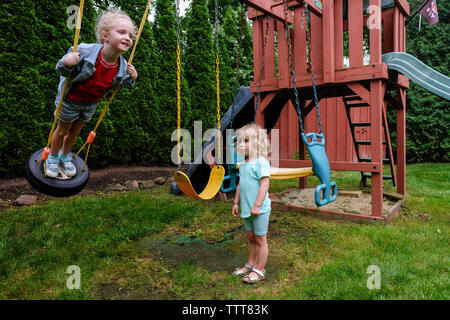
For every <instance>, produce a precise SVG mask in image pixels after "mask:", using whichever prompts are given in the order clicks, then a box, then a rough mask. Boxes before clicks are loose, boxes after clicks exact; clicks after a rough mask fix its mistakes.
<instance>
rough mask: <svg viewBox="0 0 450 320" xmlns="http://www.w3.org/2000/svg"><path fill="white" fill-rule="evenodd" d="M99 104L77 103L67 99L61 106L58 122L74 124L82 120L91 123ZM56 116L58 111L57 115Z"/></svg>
mask: <svg viewBox="0 0 450 320" xmlns="http://www.w3.org/2000/svg"><path fill="white" fill-rule="evenodd" d="M97 106H98V102H94V103H92V102H86V103H85V102H75V101H72V100H70V99H69V98H65V99H64V100H63V102H62V104H61V111H60V112H59V117H58V120H60V121H62V122H74V121H75V120H78V119H80V121H83V122H89V120H91V118H92V116H93V115H94V112H95V110H97ZM54 115H56V109H55V113H54Z"/></svg>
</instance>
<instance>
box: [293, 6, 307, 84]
mask: <svg viewBox="0 0 450 320" xmlns="http://www.w3.org/2000/svg"><path fill="white" fill-rule="evenodd" d="M303 11H304V9H303V8H302V7H297V8H295V9H294V34H293V37H291V39H292V55H293V59H294V68H295V75H296V78H297V79H299V78H300V76H301V75H303V74H305V73H306V69H307V64H306V32H305V29H304V28H306V23H307V22H306V21H305V22H304V23H305V25H304V28H303V29H302V20H301V17H302V15H303ZM289 72H290V70H289ZM298 85H299V83H298V81H297V86H298Z"/></svg>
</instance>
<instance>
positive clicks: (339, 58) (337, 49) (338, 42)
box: [330, 0, 344, 69]
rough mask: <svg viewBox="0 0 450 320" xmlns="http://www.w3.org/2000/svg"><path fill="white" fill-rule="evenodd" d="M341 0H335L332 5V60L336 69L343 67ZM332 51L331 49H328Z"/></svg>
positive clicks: (342, 14) (342, 15)
mask: <svg viewBox="0 0 450 320" xmlns="http://www.w3.org/2000/svg"><path fill="white" fill-rule="evenodd" d="M343 11H344V10H343V6H342V0H335V6H334V31H335V32H334V55H335V58H334V61H335V65H336V69H342V68H343V67H344V40H343V38H344V12H343ZM330 52H333V51H330Z"/></svg>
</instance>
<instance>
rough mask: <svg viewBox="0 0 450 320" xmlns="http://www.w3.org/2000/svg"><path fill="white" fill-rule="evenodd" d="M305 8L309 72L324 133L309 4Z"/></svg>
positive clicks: (318, 116) (321, 131)
mask: <svg viewBox="0 0 450 320" xmlns="http://www.w3.org/2000/svg"><path fill="white" fill-rule="evenodd" d="M304 7H305V10H304V11H303V15H304V17H305V19H306V20H307V24H306V44H307V45H308V66H309V72H311V77H312V83H313V92H314V103H315V104H316V111H317V120H318V121H319V129H320V133H323V129H322V121H321V119H320V109H319V99H318V97H317V89H316V79H315V76H314V68H313V58H312V57H313V55H312V44H311V19H310V16H309V10H308V5H307V4H306V3H305V4H304Z"/></svg>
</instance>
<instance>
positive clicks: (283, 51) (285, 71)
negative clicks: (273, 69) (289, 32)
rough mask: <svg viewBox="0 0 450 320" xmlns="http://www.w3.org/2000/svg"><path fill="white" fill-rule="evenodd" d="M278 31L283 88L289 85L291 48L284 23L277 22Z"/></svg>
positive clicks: (279, 69)
mask: <svg viewBox="0 0 450 320" xmlns="http://www.w3.org/2000/svg"><path fill="white" fill-rule="evenodd" d="M277 32H278V79H279V81H278V85H279V87H280V89H281V88H288V87H289V75H290V70H289V48H288V43H287V41H286V37H285V30H284V24H283V23H281V22H277Z"/></svg>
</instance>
